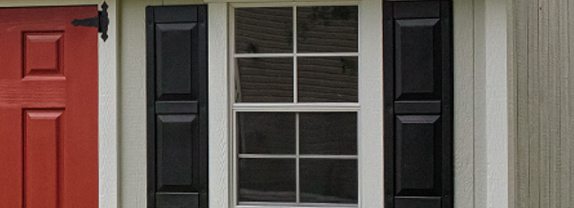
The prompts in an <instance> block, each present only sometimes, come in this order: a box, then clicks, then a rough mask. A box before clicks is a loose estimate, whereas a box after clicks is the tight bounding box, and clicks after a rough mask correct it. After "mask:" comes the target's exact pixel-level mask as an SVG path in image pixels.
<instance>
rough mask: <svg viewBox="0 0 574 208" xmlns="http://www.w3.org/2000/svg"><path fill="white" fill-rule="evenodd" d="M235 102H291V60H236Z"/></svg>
mask: <svg viewBox="0 0 574 208" xmlns="http://www.w3.org/2000/svg"><path fill="white" fill-rule="evenodd" d="M237 71H238V76H236V83H235V85H236V88H237V89H236V92H235V93H236V101H237V102H293V58H242V59H237Z"/></svg>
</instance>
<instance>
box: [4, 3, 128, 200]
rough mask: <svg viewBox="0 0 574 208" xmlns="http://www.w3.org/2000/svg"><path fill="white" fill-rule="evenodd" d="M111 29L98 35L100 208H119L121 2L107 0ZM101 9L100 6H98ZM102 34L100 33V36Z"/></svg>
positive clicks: (27, 5) (12, 4) (28, 4)
mask: <svg viewBox="0 0 574 208" xmlns="http://www.w3.org/2000/svg"><path fill="white" fill-rule="evenodd" d="M103 2H104V0H5V1H2V2H0V7H37V6H71V5H90V4H92V5H96V4H97V5H101V3H103ZM106 2H107V3H108V5H109V8H108V13H109V18H110V26H109V28H108V35H109V38H108V40H107V41H106V42H103V41H102V40H101V38H99V36H98V74H99V75H98V80H99V81H98V87H99V89H98V93H99V95H98V109H99V112H98V142H99V144H98V146H99V150H98V166H99V168H98V169H99V173H98V175H99V177H98V183H99V186H98V190H99V197H98V201H99V207H100V208H116V207H118V145H117V142H118V111H117V104H118V81H117V71H118V67H117V66H118V64H117V62H118V60H117V25H118V24H117V19H116V18H117V9H118V8H117V7H118V4H117V1H116V0H106ZM98 8H99V6H98ZM98 35H99V34H98Z"/></svg>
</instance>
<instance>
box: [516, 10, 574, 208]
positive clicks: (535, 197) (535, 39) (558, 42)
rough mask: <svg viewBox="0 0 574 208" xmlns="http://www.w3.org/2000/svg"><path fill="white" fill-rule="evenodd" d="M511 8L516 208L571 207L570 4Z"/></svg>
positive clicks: (573, 31)
mask: <svg viewBox="0 0 574 208" xmlns="http://www.w3.org/2000/svg"><path fill="white" fill-rule="evenodd" d="M513 6H514V7H513V11H512V15H513V24H512V29H513V31H512V34H513V38H512V40H513V47H514V51H513V52H512V54H513V59H512V63H511V65H512V66H513V67H514V73H515V74H514V75H513V77H514V79H516V80H514V82H512V83H514V87H513V88H511V89H513V90H515V91H514V92H512V93H511V94H514V95H516V97H515V99H514V101H513V104H514V106H513V107H514V108H513V109H515V112H514V116H513V117H512V118H513V119H512V120H511V122H512V123H513V124H514V125H516V129H515V130H516V132H515V134H514V136H515V142H516V144H515V145H516V146H515V147H516V152H515V154H516V155H515V158H516V161H515V162H516V163H515V168H516V169H515V172H514V177H515V180H516V181H515V182H516V183H515V184H514V185H515V187H513V188H514V190H515V193H514V194H515V195H514V196H515V197H516V200H515V207H517V208H524V207H543V208H547V207H548V208H553V207H572V206H573V205H574V197H573V196H574V170H573V169H572V168H573V167H572V166H574V163H573V162H571V161H572V160H573V159H574V153H571V152H572V151H573V150H574V141H572V140H573V139H574V134H573V133H574V132H572V130H571V129H572V128H574V114H572V112H573V111H574V77H572V76H569V75H570V74H572V73H574V63H571V62H572V61H574V56H573V55H574V51H572V50H574V2H572V1H570V0H513ZM571 51H572V52H571Z"/></svg>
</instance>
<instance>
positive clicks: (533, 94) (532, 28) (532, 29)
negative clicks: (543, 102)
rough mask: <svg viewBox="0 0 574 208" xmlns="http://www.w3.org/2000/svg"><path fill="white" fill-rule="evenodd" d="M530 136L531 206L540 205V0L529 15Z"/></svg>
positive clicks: (532, 6) (533, 2)
mask: <svg viewBox="0 0 574 208" xmlns="http://www.w3.org/2000/svg"><path fill="white" fill-rule="evenodd" d="M527 82H528V98H527V99H528V112H529V115H528V123H529V124H528V130H526V131H528V136H529V146H530V149H529V150H530V161H529V163H530V166H529V167H530V170H529V172H530V175H529V177H530V179H529V180H528V181H529V189H530V191H529V192H530V197H529V198H528V199H527V200H529V202H530V203H529V205H530V207H539V206H540V190H539V184H540V183H539V171H540V169H539V166H540V141H539V129H540V120H539V116H538V113H537V112H538V110H539V106H540V104H539V100H538V95H539V93H538V85H539V84H538V0H530V4H529V16H528V80H527Z"/></svg>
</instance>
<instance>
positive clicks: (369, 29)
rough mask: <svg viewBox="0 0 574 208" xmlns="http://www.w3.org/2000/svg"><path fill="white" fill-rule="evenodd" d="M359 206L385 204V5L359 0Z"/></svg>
mask: <svg viewBox="0 0 574 208" xmlns="http://www.w3.org/2000/svg"><path fill="white" fill-rule="evenodd" d="M359 69H360V72H359V104H360V106H361V107H360V108H361V109H360V111H359V118H360V119H359V137H360V138H359V144H358V145H359V181H360V184H359V196H360V199H359V207H362V208H371V207H384V182H383V180H384V175H383V174H384V168H383V165H384V164H383V162H384V158H383V96H382V95H383V6H382V1H381V0H363V1H359Z"/></svg>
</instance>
